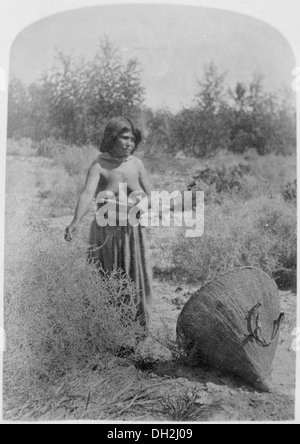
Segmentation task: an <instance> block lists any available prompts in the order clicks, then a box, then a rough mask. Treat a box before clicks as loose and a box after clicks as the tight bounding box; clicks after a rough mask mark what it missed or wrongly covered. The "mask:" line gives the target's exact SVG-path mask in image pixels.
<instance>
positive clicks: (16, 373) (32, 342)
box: [5, 225, 142, 392]
mask: <svg viewBox="0 0 300 444" xmlns="http://www.w3.org/2000/svg"><path fill="white" fill-rule="evenodd" d="M11 228H12V229H13V230H15V229H16V227H11ZM44 228H45V227H43V225H41V226H40V229H39V230H37V231H36V234H34V233H33V232H27V235H26V236H24V229H23V235H22V232H21V230H19V231H18V233H17V236H15V239H13V240H12V239H10V241H9V242H8V244H7V249H6V251H7V253H6V276H7V278H6V283H5V329H6V333H7V354H6V359H5V378H6V379H5V380H6V382H7V384H6V389H7V390H10V391H12V392H14V391H15V390H16V391H17V389H18V387H20V385H22V387H23V389H24V385H26V384H27V385H28V387H30V386H31V384H34V383H36V384H39V383H42V382H43V381H45V382H48V381H51V380H52V381H53V380H56V378H58V377H60V376H63V375H64V374H66V373H67V372H70V371H73V370H78V369H83V368H85V367H88V368H92V367H93V366H94V365H95V364H97V362H101V361H103V360H105V359H107V356H108V355H109V354H114V353H119V352H120V350H122V347H123V348H125V349H126V348H128V347H134V345H135V340H136V339H138V338H139V336H140V334H142V331H141V327H140V326H139V325H138V323H137V322H136V321H135V319H136V314H137V305H136V301H135V300H136V298H135V287H134V284H133V283H132V282H131V281H129V280H128V279H127V278H126V277H125V276H124V274H122V272H121V271H118V270H116V271H115V272H113V273H112V274H111V275H109V276H108V275H105V274H103V273H102V274H101V273H99V271H98V270H97V269H96V268H95V267H93V266H92V265H89V264H87V262H86V260H85V248H86V247H85V245H82V244H81V243H80V242H79V241H78V242H77V243H74V244H72V245H69V244H66V243H62V240H61V239H60V238H58V237H57V235H56V234H55V233H54V232H52V231H51V230H49V229H48V234H46V233H47V232H46V231H45V230H44ZM27 230H28V228H27ZM20 238H23V243H20ZM14 251H18V255H17V257H16V256H15V255H14V254H13V253H14ZM112 326H113V328H112Z"/></svg>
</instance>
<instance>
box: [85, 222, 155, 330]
mask: <svg viewBox="0 0 300 444" xmlns="http://www.w3.org/2000/svg"><path fill="white" fill-rule="evenodd" d="M146 236H147V233H146V231H145V228H143V227H141V226H140V225H139V226H138V227H132V226H131V225H130V224H128V226H126V227H119V226H116V227H113V226H106V227H100V226H99V225H98V224H97V221H96V220H94V221H93V223H92V226H91V233H90V247H89V249H88V259H89V260H90V261H91V262H93V263H95V264H96V265H98V266H99V267H101V268H102V269H103V270H104V271H105V272H112V271H113V270H123V271H124V272H125V274H126V275H127V276H128V277H129V278H130V279H131V280H132V281H133V282H134V284H135V286H136V289H137V294H136V298H137V299H136V302H137V305H138V313H137V319H138V321H139V322H140V323H141V325H142V326H143V327H144V328H145V329H148V327H149V319H150V316H149V308H150V307H149V306H150V304H151V301H152V270H151V264H150V254H149V248H148V242H147V237H146Z"/></svg>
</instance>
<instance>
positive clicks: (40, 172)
mask: <svg viewBox="0 0 300 444" xmlns="http://www.w3.org/2000/svg"><path fill="white" fill-rule="evenodd" d="M16 172H17V173H16ZM16 175H17V177H18V180H17V181H16V180H15V178H16ZM52 175H53V165H52V161H51V160H48V159H42V158H34V157H32V158H25V157H12V156H8V159H7V199H14V201H15V203H16V204H22V205H23V206H24V208H25V207H26V205H27V204H28V205H31V206H32V204H36V205H37V208H38V205H40V204H41V202H42V201H41V198H40V197H39V196H38V191H39V189H38V187H37V184H42V185H43V187H45V188H47V184H51V183H52ZM70 218H71V215H70V216H64V217H60V218H57V219H53V220H52V222H51V225H52V226H53V227H55V228H57V229H58V230H63V229H64V227H65V226H66V225H67V224H68V223H69V222H70ZM173 235H174V233H173ZM149 236H150V241H151V240H153V237H155V240H156V244H157V241H159V239H160V237H161V238H163V237H164V236H165V233H164V232H163V231H162V229H157V228H155V229H151V231H150V232H149ZM158 243H159V242H158ZM155 253H156V252H155V248H154V247H153V248H152V256H154V259H153V260H154V261H155ZM153 286H154V303H153V309H152V323H151V330H152V335H153V336H154V337H157V336H164V334H165V331H166V329H167V330H168V331H169V332H170V334H171V336H173V338H174V337H175V329H176V322H177V318H178V316H179V314H180V310H181V309H182V307H183V305H184V304H185V302H186V301H187V299H188V298H189V294H190V293H189V292H192V291H193V290H195V288H193V287H191V288H188V287H186V286H185V288H182V287H177V285H175V284H174V283H172V282H170V281H165V280H162V279H157V278H155V279H154V282H153ZM280 299H281V306H282V311H284V312H285V314H286V319H285V323H284V325H283V327H282V331H281V335H280V340H279V345H278V350H277V354H276V358H275V361H274V366H273V373H272V387H273V391H272V393H258V392H256V391H255V390H254V389H253V388H251V387H249V386H246V385H245V384H243V383H242V382H241V381H239V380H237V379H234V378H232V377H230V376H228V375H222V374H220V373H219V372H218V371H216V370H211V369H204V368H190V367H187V366H185V365H184V364H182V363H181V364H179V363H177V364H174V362H173V361H172V360H171V354H170V351H169V350H168V349H167V348H166V347H164V346H163V345H159V344H158V343H157V342H156V341H155V340H154V339H151V338H149V339H147V340H146V342H145V343H144V344H143V346H142V347H141V350H140V353H141V355H143V356H144V363H145V362H147V356H151V359H148V364H144V367H143V368H142V371H143V372H144V373H147V374H148V375H150V376H151V375H154V377H160V376H163V377H166V376H167V377H168V378H171V379H173V380H174V381H179V382H180V383H181V384H182V383H184V385H185V386H189V385H190V386H191V387H195V385H196V386H197V387H198V388H200V389H201V390H202V391H203V393H204V394H205V396H206V400H207V402H209V400H211V399H219V400H222V401H221V403H222V409H221V410H220V411H217V412H215V413H214V414H213V415H212V416H211V417H210V418H209V419H210V420H213V421H287V420H293V419H294V408H295V360H296V353H295V351H294V350H293V348H292V342H293V341H294V339H295V338H294V337H293V336H292V331H293V329H294V328H295V327H296V295H295V294H293V293H291V292H280ZM179 382H178V383H179ZM122 419H123V420H126V419H128V420H130V421H134V419H135V418H133V417H132V416H130V415H129V416H128V418H126V417H124V418H122ZM144 420H149V421H152V420H159V418H158V417H156V416H155V415H149V414H148V416H147V415H146V416H145V415H144Z"/></svg>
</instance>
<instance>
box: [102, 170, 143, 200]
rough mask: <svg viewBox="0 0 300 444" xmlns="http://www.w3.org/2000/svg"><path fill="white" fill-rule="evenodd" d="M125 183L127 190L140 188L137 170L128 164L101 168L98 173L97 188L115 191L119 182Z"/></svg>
mask: <svg viewBox="0 0 300 444" xmlns="http://www.w3.org/2000/svg"><path fill="white" fill-rule="evenodd" d="M121 183H122V184H126V185H127V187H128V190H129V191H135V190H138V189H139V188H140V185H139V172H138V170H137V169H136V168H134V167H133V166H131V165H130V164H122V165H120V166H118V167H117V168H111V169H109V168H106V169H105V168H103V169H102V172H101V175H100V182H99V188H101V190H104V189H106V190H107V189H109V190H112V191H114V192H115V193H117V191H118V189H119V184H121Z"/></svg>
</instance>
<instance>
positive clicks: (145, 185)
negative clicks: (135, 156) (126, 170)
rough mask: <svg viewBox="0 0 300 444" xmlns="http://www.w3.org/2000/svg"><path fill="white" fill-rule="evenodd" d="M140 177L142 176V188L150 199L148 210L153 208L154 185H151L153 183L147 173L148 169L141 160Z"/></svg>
mask: <svg viewBox="0 0 300 444" xmlns="http://www.w3.org/2000/svg"><path fill="white" fill-rule="evenodd" d="M139 175H140V184H141V187H142V189H143V191H144V192H145V193H146V195H147V197H148V202H149V205H148V208H151V191H152V185H151V181H150V178H149V175H148V173H147V171H146V168H145V167H144V164H143V162H142V161H141V160H140V171H139Z"/></svg>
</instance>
